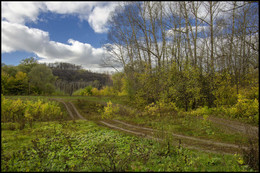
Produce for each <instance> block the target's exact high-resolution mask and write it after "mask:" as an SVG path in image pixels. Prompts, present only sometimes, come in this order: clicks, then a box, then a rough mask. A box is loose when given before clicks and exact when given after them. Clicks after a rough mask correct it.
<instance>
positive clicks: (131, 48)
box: [104, 1, 259, 110]
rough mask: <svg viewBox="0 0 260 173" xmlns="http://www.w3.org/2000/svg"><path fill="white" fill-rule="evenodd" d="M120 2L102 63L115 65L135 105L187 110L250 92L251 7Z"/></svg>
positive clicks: (253, 78)
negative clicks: (173, 105)
mask: <svg viewBox="0 0 260 173" xmlns="http://www.w3.org/2000/svg"><path fill="white" fill-rule="evenodd" d="M120 3H121V5H119V6H118V8H117V10H116V11H115V12H114V13H113V14H112V15H111V18H110V22H109V31H108V39H109V41H110V44H106V45H105V48H106V49H107V52H108V53H109V54H110V56H109V57H107V58H106V59H104V61H106V63H107V64H108V63H110V64H111V66H116V65H118V64H120V65H122V66H123V69H124V70H123V74H124V79H125V80H127V82H126V83H127V85H126V86H127V87H125V88H127V92H128V95H129V96H130V97H131V99H133V100H135V102H136V103H140V104H141V105H142V104H144V105H145V104H149V103H152V102H156V101H158V100H165V101H168V102H175V103H176V104H177V105H179V106H180V107H183V108H185V109H186V110H188V109H194V108H197V107H199V106H205V105H206V106H208V107H213V106H217V105H228V104H235V102H236V100H237V95H238V94H241V93H242V94H243V93H244V94H245V92H247V91H251V90H254V92H257V89H255V87H258V71H259V62H258V57H259V54H258V52H259V37H258V28H259V15H258V11H259V8H258V2H245V1H242V2H241V1H239V2H238V1H229V2H225V3H226V4H223V3H224V2H219V1H205V2H200V1H193V2H188V1H180V2H178V1H176V2H153V1H152V2H150V1H144V2H140V1H139V2H120ZM227 5H228V6H227ZM225 6H227V7H229V8H224V7H225ZM121 85H122V84H121ZM257 97H258V96H257Z"/></svg>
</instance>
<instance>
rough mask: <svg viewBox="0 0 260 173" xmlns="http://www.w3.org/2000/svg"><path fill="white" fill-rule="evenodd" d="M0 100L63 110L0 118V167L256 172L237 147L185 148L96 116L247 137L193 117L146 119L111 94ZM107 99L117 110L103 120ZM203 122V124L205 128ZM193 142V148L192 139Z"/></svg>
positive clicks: (222, 138)
mask: <svg viewBox="0 0 260 173" xmlns="http://www.w3.org/2000/svg"><path fill="white" fill-rule="evenodd" d="M49 98H62V99H63V100H64V101H65V102H68V101H70V102H72V103H74V105H75V106H76V108H77V109H78V111H79V112H80V114H81V115H82V116H83V117H84V118H86V120H82V119H79V118H76V119H73V120H72V119H71V118H70V117H69V115H68V113H67V110H66V108H65V106H64V105H63V104H60V103H59V102H56V103H54V102H55V101H50V100H49ZM4 99H8V100H14V101H17V100H21V101H22V102H27V101H31V102H32V103H33V102H34V103H37V102H39V100H42V103H45V104H46V103H49V104H51V103H52V104H53V105H56V106H57V107H59V108H60V111H61V112H62V114H60V113H59V115H57V116H56V117H48V116H44V118H41V119H35V120H33V123H29V119H30V118H29V119H26V118H25V123H24V125H23V128H21V123H20V122H19V121H16V120H15V121H14V122H10V121H3V120H2V122H1V131H2V133H1V138H2V142H1V170H2V171H100V172H101V171H111V172H112V171H113V172H114V171H130V172H133V171H134V172H135V171H156V172H158V171H256V170H254V169H252V168H250V167H249V166H248V165H247V164H245V160H244V158H243V156H242V153H241V152H239V151H240V150H237V151H238V152H235V153H221V152H219V153H218V152H209V151H204V150H199V149H189V148H186V147H184V146H183V144H184V143H185V140H182V143H178V144H177V145H174V142H173V141H174V140H176V139H174V138H173V137H172V136H170V135H165V134H163V133H157V134H154V135H155V136H156V137H160V138H161V139H163V140H161V141H156V140H152V139H147V138H144V137H142V136H138V135H137V136H136V135H133V134H131V133H125V132H123V131H120V130H116V129H111V128H109V127H107V126H104V125H102V124H101V123H100V120H107V121H109V120H110V119H111V120H112V119H117V120H123V121H124V122H127V123H131V124H133V125H141V126H142V127H152V128H154V129H159V130H163V131H170V132H172V133H178V134H183V135H188V136H193V137H199V138H200V139H210V140H213V141H216V142H226V143H230V144H236V143H238V142H239V143H241V144H246V143H247V137H246V135H243V134H241V133H234V132H232V133H231V132H228V131H224V130H223V129H221V128H220V127H217V126H216V125H214V123H211V122H210V121H205V119H199V118H197V116H193V115H187V116H183V115H182V114H174V115H171V114H169V115H168V116H165V117H163V118H162V117H158V116H150V117H149V118H148V117H147V116H142V114H141V113H140V112H139V113H138V111H137V110H136V109H134V108H131V107H130V106H129V105H127V104H125V105H123V103H124V98H121V99H119V98H118V99H116V98H115V97H114V98H108V97H106V98H104V99H103V98H98V97H86V96H85V97H82V96H79V97H54V96H52V97H44V96H40V97H38V96H8V97H5V98H4ZM109 100H112V101H111V103H112V104H114V106H119V105H120V107H121V108H120V109H119V110H120V111H118V112H114V115H113V116H112V117H105V118H104V117H103V118H102V115H104V116H105V108H106V107H107V106H106V104H104V103H106V102H107V101H109ZM116 100H117V101H116ZM123 106H125V107H123ZM2 115H3V114H2ZM58 116H60V118H59V117H58ZM33 118H39V117H38V116H37V117H33ZM159 119H160V121H159ZM27 121H28V122H27ZM203 123H204V124H205V123H207V126H206V127H207V128H206V129H205V128H204V127H205V126H202V125H203ZM162 128H163V129H162ZM192 145H194V146H196V144H195V143H194V144H192ZM203 148H204V149H205V148H207V146H206V145H205V146H204V147H203ZM223 151H224V150H223ZM241 151H242V150H241Z"/></svg>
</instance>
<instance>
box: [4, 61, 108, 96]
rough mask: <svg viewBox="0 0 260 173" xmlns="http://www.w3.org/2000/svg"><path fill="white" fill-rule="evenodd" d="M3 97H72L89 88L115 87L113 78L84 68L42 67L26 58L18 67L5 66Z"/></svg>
mask: <svg viewBox="0 0 260 173" xmlns="http://www.w3.org/2000/svg"><path fill="white" fill-rule="evenodd" d="M1 71H2V74H1V93H2V94H4V95H31V94H33V95H42V94H44V95H46V94H47V95H49V94H69V95H72V93H73V92H74V91H76V90H78V89H80V88H84V87H86V86H89V85H91V86H93V87H96V88H101V87H102V86H104V85H111V80H110V77H109V75H107V74H100V73H93V72H90V71H87V70H84V69H82V67H81V66H79V65H75V64H70V63H63V62H56V63H49V64H46V63H45V64H40V63H38V62H37V60H36V59H34V58H32V57H31V58H26V59H23V60H22V61H21V63H20V64H19V65H18V66H8V65H4V64H2V67H1Z"/></svg>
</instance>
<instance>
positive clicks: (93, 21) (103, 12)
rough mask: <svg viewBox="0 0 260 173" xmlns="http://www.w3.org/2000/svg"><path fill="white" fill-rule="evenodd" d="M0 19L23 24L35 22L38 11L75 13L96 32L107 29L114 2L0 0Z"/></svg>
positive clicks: (102, 31)
mask: <svg viewBox="0 0 260 173" xmlns="http://www.w3.org/2000/svg"><path fill="white" fill-rule="evenodd" d="M1 4H2V20H3V19H4V20H6V21H9V22H12V23H19V24H25V23H26V22H37V21H38V20H39V19H38V15H39V14H40V12H47V11H50V12H53V13H58V14H73V15H77V16H78V17H79V19H80V20H85V21H88V22H89V24H90V26H91V27H92V28H93V30H94V31H95V32H96V33H104V32H106V31H107V28H106V23H107V21H108V18H109V14H110V12H111V11H113V10H114V9H115V7H116V6H117V3H116V2H110V3H106V2H97V1H96V2H95V1H94V2H84V1H79V2H75V1H72V2H69V1H66V2H60V1H56V2H55V1H54V2H2V3H1Z"/></svg>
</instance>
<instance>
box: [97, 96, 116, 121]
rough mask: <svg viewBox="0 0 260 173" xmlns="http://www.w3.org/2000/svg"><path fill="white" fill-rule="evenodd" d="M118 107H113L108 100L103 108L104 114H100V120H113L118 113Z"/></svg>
mask: <svg viewBox="0 0 260 173" xmlns="http://www.w3.org/2000/svg"><path fill="white" fill-rule="evenodd" d="M119 109H120V108H119V106H118V105H113V103H112V102H111V101H110V100H109V102H107V106H105V107H104V112H102V113H101V117H102V119H111V118H114V117H115V116H116V115H117V114H118V113H119Z"/></svg>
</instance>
